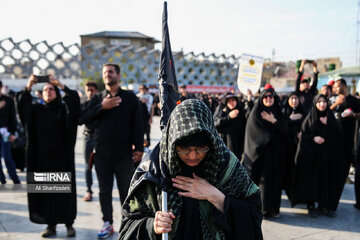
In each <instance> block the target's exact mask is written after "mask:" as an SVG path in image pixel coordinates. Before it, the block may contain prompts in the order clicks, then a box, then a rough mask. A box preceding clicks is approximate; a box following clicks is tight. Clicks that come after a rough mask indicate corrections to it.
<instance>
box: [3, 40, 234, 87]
mask: <svg viewBox="0 0 360 240" xmlns="http://www.w3.org/2000/svg"><path fill="white" fill-rule="evenodd" d="M159 57H160V51H159V50H155V49H147V48H138V49H135V48H134V47H132V46H130V47H128V48H122V47H112V48H111V47H107V46H101V47H96V46H93V45H87V46H84V47H80V46H79V45H78V44H72V45H69V46H64V44H63V43H62V42H59V43H55V44H52V45H50V44H48V43H47V42H46V41H42V42H38V43H31V42H30V40H28V39H27V40H23V41H20V42H14V41H13V40H12V39H11V38H6V39H3V40H0V74H12V75H14V76H15V78H22V77H28V76H29V75H30V74H31V73H33V72H34V73H50V74H54V75H56V76H57V77H59V78H70V79H81V78H93V79H97V78H101V67H102V64H104V63H106V62H114V63H118V64H120V66H121V72H122V77H121V81H122V84H125V85H127V84H143V83H144V84H157V77H158V69H159ZM174 61H175V67H176V72H177V73H176V76H177V79H178V83H179V85H181V84H190V85H206V86H210V85H223V86H232V85H235V84H236V79H237V74H238V65H239V63H238V61H239V57H235V56H230V57H226V56H225V55H221V56H215V55H214V54H212V55H205V54H204V53H201V54H197V55H196V54H194V53H193V52H191V53H187V54H184V53H183V52H177V53H174Z"/></svg>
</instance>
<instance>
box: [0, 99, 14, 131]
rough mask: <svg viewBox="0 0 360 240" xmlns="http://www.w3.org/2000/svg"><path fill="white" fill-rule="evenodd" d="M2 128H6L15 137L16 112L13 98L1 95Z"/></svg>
mask: <svg viewBox="0 0 360 240" xmlns="http://www.w3.org/2000/svg"><path fill="white" fill-rule="evenodd" d="M0 103H1V105H3V104H4V106H3V107H1V108H0V128H3V127H6V128H7V130H8V131H9V132H10V133H11V134H12V135H13V134H15V131H16V112H15V104H14V100H13V99H12V98H11V97H8V96H4V95H2V94H1V95H0Z"/></svg>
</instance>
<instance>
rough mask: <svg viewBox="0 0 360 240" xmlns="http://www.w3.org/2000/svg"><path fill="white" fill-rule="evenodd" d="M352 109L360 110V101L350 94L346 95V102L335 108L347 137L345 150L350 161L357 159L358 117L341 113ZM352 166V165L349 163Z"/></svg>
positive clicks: (356, 111) (336, 116) (337, 117)
mask: <svg viewBox="0 0 360 240" xmlns="http://www.w3.org/2000/svg"><path fill="white" fill-rule="evenodd" d="M349 108H350V109H351V110H352V111H353V112H354V113H359V112H360V101H359V99H357V98H356V97H354V96H351V95H350V94H349V95H348V96H346V97H345V102H344V103H343V104H341V105H340V106H337V107H336V108H335V109H334V115H335V118H336V120H337V121H338V123H339V125H340V127H341V128H342V130H343V132H344V137H345V148H346V149H345V150H346V160H347V161H348V162H350V163H351V162H354V161H355V160H356V159H357V149H356V148H357V146H356V142H357V136H358V119H357V118H356V117H352V116H350V117H345V118H343V117H342V116H341V113H342V112H344V111H345V110H346V109H349ZM349 167H350V165H349Z"/></svg>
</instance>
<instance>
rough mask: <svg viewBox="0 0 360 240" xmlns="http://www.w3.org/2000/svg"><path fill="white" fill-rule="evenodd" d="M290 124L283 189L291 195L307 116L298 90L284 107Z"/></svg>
mask: <svg viewBox="0 0 360 240" xmlns="http://www.w3.org/2000/svg"><path fill="white" fill-rule="evenodd" d="M283 113H284V115H285V117H286V120H287V122H288V126H289V134H288V140H287V141H286V147H285V158H284V162H283V163H284V165H283V189H284V190H285V192H286V194H287V195H288V196H290V187H291V179H292V173H293V171H294V165H295V154H296V149H297V145H298V142H299V138H300V130H301V124H302V122H303V121H304V118H305V112H304V109H303V106H302V104H301V103H300V100H299V96H298V94H297V93H296V92H291V93H290V94H289V96H288V99H287V101H286V103H285V106H284V108H283Z"/></svg>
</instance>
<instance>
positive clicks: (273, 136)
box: [243, 88, 288, 217]
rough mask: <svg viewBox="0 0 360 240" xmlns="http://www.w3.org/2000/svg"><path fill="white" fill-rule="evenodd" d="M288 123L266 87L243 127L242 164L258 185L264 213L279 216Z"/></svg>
mask: <svg viewBox="0 0 360 240" xmlns="http://www.w3.org/2000/svg"><path fill="white" fill-rule="evenodd" d="M287 132H288V126H287V122H286V119H285V117H284V115H283V114H282V112H281V108H280V105H279V99H278V97H277V95H276V93H275V91H274V90H273V89H272V88H269V89H265V90H264V91H263V92H262V93H261V94H260V97H259V99H258V100H257V102H256V103H255V105H254V108H253V109H252V111H251V113H250V116H249V119H248V120H247V126H246V131H245V148H244V159H243V164H244V167H245V168H246V169H247V171H248V173H249V175H250V177H251V179H252V180H253V181H254V182H255V184H257V185H258V186H259V187H260V189H261V199H262V211H263V213H264V216H265V217H278V216H279V213H280V203H281V188H282V183H281V169H282V161H283V157H284V154H283V153H284V151H283V150H284V144H285V143H284V141H285V139H286V135H287Z"/></svg>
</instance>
